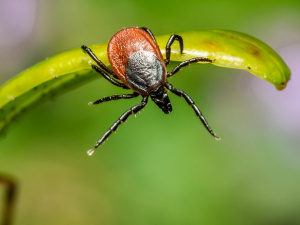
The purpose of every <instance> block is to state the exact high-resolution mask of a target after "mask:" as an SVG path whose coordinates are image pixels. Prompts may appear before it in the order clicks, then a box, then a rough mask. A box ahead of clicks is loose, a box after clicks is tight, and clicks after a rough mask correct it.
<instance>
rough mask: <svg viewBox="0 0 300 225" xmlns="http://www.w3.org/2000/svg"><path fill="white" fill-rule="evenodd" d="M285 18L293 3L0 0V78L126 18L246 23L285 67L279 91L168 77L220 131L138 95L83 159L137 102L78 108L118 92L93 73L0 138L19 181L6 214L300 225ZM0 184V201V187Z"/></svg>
mask: <svg viewBox="0 0 300 225" xmlns="http://www.w3.org/2000/svg"><path fill="white" fill-rule="evenodd" d="M299 25H300V2H299V1H298V0H285V1H282V0H265V1H261V0H253V1H235V0H228V1H221V0H214V1H207V0H201V1H198V0H197V1H193V0H185V1H176V0H172V1H171V0H169V1H163V0H160V1H154V0H152V1H139V0H127V1H121V0H117V1H104V0H103V1H101V0H99V1H98V0H72V1H71V0H65V1H61V0H52V1H38V0H0V84H3V83H4V82H5V81H7V80H8V79H10V78H11V77H13V76H15V75H17V74H18V73H19V72H21V71H22V70H24V69H26V68H28V67H30V66H32V65H34V64H35V63H37V62H39V61H42V60H44V59H45V58H47V57H51V56H53V55H55V54H58V53H60V52H63V51H66V50H70V49H73V48H78V47H80V46H81V45H82V44H86V45H89V44H96V43H102V42H107V41H108V40H109V39H110V37H111V36H112V35H113V34H114V33H116V32H117V31H119V30H120V29H122V28H124V27H130V26H145V27H148V28H150V29H151V30H152V32H153V33H154V34H155V35H158V34H165V33H173V32H174V33H176V32H179V31H188V30H196V29H206V28H207V29H214V28H217V29H229V30H236V31H240V32H244V33H248V34H250V35H253V36H255V37H257V38H259V39H261V40H263V41H264V42H266V43H268V44H269V45H270V46H271V47H272V48H274V49H275V50H276V51H277V52H278V53H279V54H280V55H281V56H282V57H283V59H284V60H285V62H286V63H287V64H288V66H289V67H290V69H291V71H292V79H291V81H290V82H289V83H288V86H287V88H286V89H285V90H283V91H281V92H279V91H277V90H276V89H275V87H273V86H272V85H271V84H269V83H267V82H266V81H263V80H261V79H259V78H257V77H255V76H252V75H251V74H249V73H248V72H247V71H241V70H234V69H226V68H220V67H215V66H212V65H193V66H190V67H188V68H185V69H184V70H182V71H181V72H180V73H179V74H177V75H176V76H174V78H172V79H171V80H170V82H171V83H172V84H173V85H174V86H175V87H177V88H180V89H183V90H185V91H186V92H187V93H188V94H189V95H190V96H191V97H192V98H193V99H194V101H195V102H196V103H197V105H198V106H199V108H200V109H201V110H202V112H203V114H204V115H205V116H206V119H207V120H208V121H209V123H210V125H211V127H212V128H213V129H214V131H215V132H216V133H217V134H218V135H219V136H220V137H221V138H222V141H220V142H217V141H215V140H214V139H213V138H212V137H211V136H210V135H209V134H208V132H207V131H206V130H205V129H204V127H203V126H202V124H201V122H199V121H198V119H197V117H196V116H195V114H194V112H193V111H192V110H191V108H190V107H188V106H187V104H186V102H185V101H184V100H183V99H180V98H178V97H177V96H175V95H172V94H170V98H171V102H172V104H173V109H174V111H173V112H172V113H171V114H169V115H165V114H163V113H162V112H161V110H160V109H159V108H157V107H156V105H155V104H153V103H152V102H150V103H149V104H148V105H147V107H146V108H145V110H144V111H143V112H142V113H141V114H139V115H138V116H137V118H134V117H132V118H130V119H129V121H128V122H126V123H125V124H123V125H121V126H120V127H119V129H118V132H117V134H113V135H112V136H111V137H110V138H109V140H108V141H106V142H105V143H104V144H103V145H102V146H101V147H100V148H99V149H98V151H97V152H96V153H95V154H94V155H93V156H92V157H89V156H87V154H86V150H88V149H89V148H91V147H92V146H93V145H94V143H95V141H96V140H98V138H100V137H101V135H102V134H103V133H104V132H105V131H106V130H107V129H108V128H109V127H110V125H111V124H112V123H113V122H114V121H115V120H116V119H117V118H118V117H119V116H120V115H121V114H122V113H123V112H124V111H125V110H127V109H128V108H130V107H131V106H133V105H134V104H136V103H138V102H139V101H140V100H139V99H131V100H119V101H113V102H108V103H103V104H101V105H98V106H94V107H88V106H87V103H88V102H90V101H93V100H96V99H98V98H100V97H103V96H110V95H113V94H123V93H124V90H121V89H119V88H117V87H115V86H113V85H111V84H110V83H108V82H107V81H105V80H104V79H98V80H96V81H93V82H91V83H89V84H86V85H84V86H82V87H80V88H78V89H76V90H74V91H72V92H70V93H67V94H65V95H63V96H61V97H59V98H57V99H55V100H54V101H52V102H47V103H45V104H43V105H41V106H40V107H38V108H35V109H34V110H33V111H31V112H30V113H27V114H26V115H24V117H23V118H22V119H21V120H19V121H18V122H17V123H15V124H14V125H13V126H12V127H11V129H9V131H8V133H7V135H6V136H5V137H3V138H1V140H0V172H1V173H5V174H7V175H11V176H13V177H14V178H15V179H16V180H17V182H18V185H19V190H18V196H17V197H18V198H17V203H16V211H15V216H14V224H16V225H17V224H22V225H27V224H30V225H34V224H39V225H40V224H43V225H46V224H72V225H77V224H78V225H79V224H122V225H127V224H128V225H129V224H130V225H132V224H138V225H142V224H145V225H148V224H149V225H150V224H164V225H166V224H172V225H176V224H185V225H187V224H191V225H194V224H206V225H224V224H230V225H234V224H243V225H247V224H256V225H260V224H268V225H273V224H274V225H275V224H276V225H279V224H285V225H286V224H289V225H294V224H295V225H296V224H300V136H299V132H300V116H299V115H300V104H299V97H300V89H299V86H300V77H299V72H300V66H299V65H300V63H299V61H300V26H299ZM175 65H176V63H172V64H170V66H169V68H172V67H174V66H175ZM125 93H126V91H125ZM0 194H1V197H0V201H1V202H0V209H1V208H2V207H3V204H2V203H3V198H4V197H3V194H4V188H3V187H0ZM0 216H1V215H0Z"/></svg>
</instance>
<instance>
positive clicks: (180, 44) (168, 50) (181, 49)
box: [165, 34, 183, 66]
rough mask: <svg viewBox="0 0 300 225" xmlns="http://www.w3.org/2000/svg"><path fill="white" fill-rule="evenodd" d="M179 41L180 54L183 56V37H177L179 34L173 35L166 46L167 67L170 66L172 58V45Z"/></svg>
mask: <svg viewBox="0 0 300 225" xmlns="http://www.w3.org/2000/svg"><path fill="white" fill-rule="evenodd" d="M175 40H177V41H179V46H180V53H181V54H182V52H183V39H182V37H181V36H179V35H177V34H173V35H171V37H170V38H169V40H168V43H167V46H166V59H165V64H166V66H167V65H168V64H169V62H170V56H171V45H172V44H173V42H174V41H175Z"/></svg>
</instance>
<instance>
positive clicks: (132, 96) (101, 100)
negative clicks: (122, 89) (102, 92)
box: [89, 92, 140, 105]
mask: <svg viewBox="0 0 300 225" xmlns="http://www.w3.org/2000/svg"><path fill="white" fill-rule="evenodd" d="M139 95H140V94H138V93H136V92H133V94H124V95H113V96H109V97H104V98H100V99H99V100H97V101H94V102H90V103H89V105H96V104H99V103H102V102H108V101H111V100H118V99H128V98H135V97H137V96H139Z"/></svg>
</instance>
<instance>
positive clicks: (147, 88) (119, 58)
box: [81, 27, 219, 155]
mask: <svg viewBox="0 0 300 225" xmlns="http://www.w3.org/2000/svg"><path fill="white" fill-rule="evenodd" d="M175 40H176V41H178V42H179V46H180V53H181V54H183V39H182V37H181V36H179V35H177V34H173V35H171V37H170V38H169V40H168V42H167V45H166V59H164V58H163V56H162V53H161V51H160V49H159V47H158V45H157V43H156V40H155V38H154V35H153V34H152V32H151V31H150V30H149V29H148V28H144V27H141V28H136V27H131V28H126V29H123V30H121V31H119V32H118V33H116V34H115V35H114V36H113V37H112V38H111V39H110V41H109V43H108V47H107V55H108V60H109V62H110V64H111V67H112V70H111V69H109V68H108V67H107V66H105V65H104V63H102V62H101V61H100V60H99V59H98V58H97V57H96V55H95V54H94V53H93V51H92V50H91V49H90V48H88V47H87V46H84V45H83V46H81V48H82V50H83V51H84V52H85V53H87V54H88V55H89V56H90V57H91V58H92V59H93V60H94V61H95V62H96V64H97V65H91V66H92V68H93V69H94V70H95V71H96V72H98V73H100V74H101V75H102V76H103V77H104V78H105V79H106V80H108V81H109V82H110V83H112V84H113V85H115V86H117V87H120V88H123V89H131V90H132V91H133V93H132V94H123V95H113V96H109V97H104V98H101V99H99V100H97V101H95V102H92V103H89V105H96V104H99V103H102V102H107V101H111V100H117V99H129V98H135V97H137V96H142V101H141V103H140V104H137V105H135V106H133V107H131V108H130V109H129V110H127V111H126V112H125V113H123V114H122V115H121V117H120V118H119V119H118V120H117V121H116V122H115V123H114V124H113V125H112V126H111V127H110V128H109V129H108V131H106V132H105V133H104V135H103V136H102V137H101V138H100V139H99V140H98V141H97V143H96V145H95V146H94V148H92V149H90V150H89V151H88V154H89V155H92V154H93V152H94V151H95V149H96V148H98V147H99V146H100V145H101V144H102V143H103V142H104V141H105V140H106V139H107V138H108V136H109V135H110V134H111V133H113V132H114V131H116V129H117V128H118V126H119V125H120V124H122V123H124V122H125V121H126V119H127V118H128V117H129V116H130V115H131V114H136V113H137V112H138V111H140V110H141V109H143V108H144V107H145V106H146V104H147V102H148V98H149V96H150V98H151V99H152V101H154V102H155V104H156V105H157V106H158V107H159V108H160V109H161V110H162V111H163V112H164V113H166V114H168V113H170V112H172V105H171V103H170V100H169V97H168V94H167V90H169V91H171V92H173V93H174V94H176V95H178V96H180V97H183V98H184V99H185V100H186V101H187V103H188V104H189V105H190V106H191V107H192V108H193V110H194V111H195V113H196V115H197V117H198V118H199V119H200V120H201V122H202V123H203V125H204V126H205V128H206V129H207V131H208V132H209V133H210V134H211V135H212V136H213V137H214V138H215V139H217V140H219V137H217V136H216V135H215V133H214V132H213V131H212V129H211V128H210V126H209V125H208V123H207V121H206V120H205V118H204V116H203V115H202V113H201V112H200V110H199V108H198V107H197V106H196V105H195V103H194V101H193V100H192V99H191V98H190V96H188V94H186V93H185V92H184V91H182V90H179V89H176V88H174V87H173V86H172V84H170V83H169V82H168V81H167V78H168V77H171V76H173V75H174V74H175V73H177V72H178V71H179V70H180V69H181V68H182V67H185V66H188V65H190V64H191V63H197V62H200V61H201V62H207V63H212V62H213V60H210V59H208V58H192V59H189V60H186V61H184V62H182V63H180V64H179V65H177V66H176V67H175V68H174V69H173V70H172V71H171V72H167V68H166V67H167V65H168V64H169V62H170V55H171V45H172V44H173V43H174V41H175ZM166 89H167V90H166Z"/></svg>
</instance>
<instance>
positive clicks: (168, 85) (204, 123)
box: [166, 82, 220, 140]
mask: <svg viewBox="0 0 300 225" xmlns="http://www.w3.org/2000/svg"><path fill="white" fill-rule="evenodd" d="M166 88H167V89H169V90H170V91H171V92H173V93H174V94H176V95H178V96H179V97H184V99H185V100H186V101H187V103H188V104H189V105H190V106H192V108H193V109H194V111H195V113H196V115H197V117H198V118H199V119H200V120H201V122H202V123H203V125H204V126H205V128H206V130H207V131H208V132H209V133H210V134H211V135H212V136H213V137H214V138H215V139H216V140H220V138H219V137H217V136H216V135H215V133H214V132H213V130H212V129H211V128H210V126H209V125H208V123H207V121H206V119H205V118H204V116H203V115H202V113H201V112H200V110H199V108H198V107H197V106H196V105H195V103H194V101H193V100H192V99H191V97H190V96H188V94H187V93H185V92H184V91H182V90H179V89H176V88H173V86H172V85H171V84H170V83H168V82H166Z"/></svg>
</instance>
